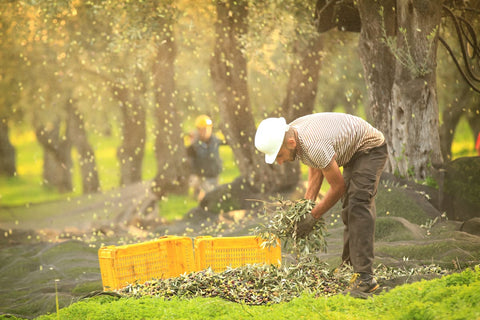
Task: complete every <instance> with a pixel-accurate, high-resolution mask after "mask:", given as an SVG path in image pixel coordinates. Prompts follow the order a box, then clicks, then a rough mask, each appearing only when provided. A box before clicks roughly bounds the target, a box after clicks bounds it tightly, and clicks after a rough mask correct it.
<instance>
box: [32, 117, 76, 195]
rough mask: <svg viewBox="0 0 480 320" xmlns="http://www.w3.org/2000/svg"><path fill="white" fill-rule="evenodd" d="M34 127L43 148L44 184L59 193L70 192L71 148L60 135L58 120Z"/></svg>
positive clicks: (66, 140) (67, 140)
mask: <svg viewBox="0 0 480 320" xmlns="http://www.w3.org/2000/svg"><path fill="white" fill-rule="evenodd" d="M35 127H36V130H35V133H36V136H37V140H38V142H40V144H41V145H42V147H43V181H44V183H45V184H46V185H47V186H51V187H54V188H56V189H57V190H58V191H59V192H69V191H72V190H73V186H72V154H71V150H72V147H71V143H70V141H69V139H68V137H66V136H61V135H60V120H56V121H54V122H53V123H51V124H49V125H48V126H43V125H42V126H38V125H37V126H35Z"/></svg>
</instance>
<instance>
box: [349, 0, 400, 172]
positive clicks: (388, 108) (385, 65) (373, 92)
mask: <svg viewBox="0 0 480 320" xmlns="http://www.w3.org/2000/svg"><path fill="white" fill-rule="evenodd" d="M382 6H383V9H384V18H383V20H382V18H381V17H380V13H379V11H380V8H381V7H382ZM358 9H359V11H360V17H361V20H362V28H361V32H360V38H359V45H358V47H359V54H360V59H361V61H362V64H363V68H364V74H365V82H366V84H367V89H368V90H367V91H368V98H369V101H370V106H369V107H370V112H371V117H372V120H373V123H374V125H375V127H377V128H378V129H379V130H380V131H382V132H383V134H384V135H385V138H386V141H387V145H388V148H389V150H391V149H392V131H391V127H392V105H391V98H392V86H393V81H394V74H395V57H394V56H393V54H392V53H391V51H390V49H389V48H388V47H387V46H385V45H384V44H383V43H382V42H381V39H382V37H383V35H384V34H386V35H387V36H392V35H393V34H394V33H395V27H396V25H395V1H394V0H387V1H382V2H381V3H379V2H378V1H376V0H363V1H359V2H358ZM389 157H390V159H389V160H390V161H389V163H387V168H386V169H387V171H390V172H391V171H392V165H393V164H394V163H395V159H393V158H392V157H391V153H389Z"/></svg>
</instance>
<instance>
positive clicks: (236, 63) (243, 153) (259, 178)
mask: <svg viewBox="0 0 480 320" xmlns="http://www.w3.org/2000/svg"><path fill="white" fill-rule="evenodd" d="M216 7H217V22H216V23H215V48H214V53H213V57H212V60H211V64H210V69H211V72H212V79H213V82H214V87H215V92H216V95H217V100H218V104H219V107H220V112H221V116H222V123H221V130H222V132H223V133H224V135H225V138H226V140H227V143H228V144H229V145H230V147H231V148H232V151H233V154H234V156H235V159H236V163H237V166H238V169H239V171H240V175H241V176H242V177H244V178H245V180H246V182H247V184H248V185H249V186H250V187H251V188H253V189H255V190H258V191H260V192H265V191H269V190H272V189H275V187H276V186H279V185H281V179H279V176H278V175H276V174H275V172H274V169H272V168H273V166H268V165H266V164H265V161H264V158H263V156H262V155H261V154H260V153H258V152H256V150H255V146H254V143H253V141H254V134H255V131H256V127H255V122H254V119H253V115H252V111H251V106H250V98H249V94H248V88H247V62H246V59H245V57H244V55H243V53H242V46H241V44H240V42H239V38H240V37H241V36H243V35H245V34H247V27H248V26H247V21H246V19H247V15H248V2H247V1H245V0H241V1H234V0H227V1H217V2H216Z"/></svg>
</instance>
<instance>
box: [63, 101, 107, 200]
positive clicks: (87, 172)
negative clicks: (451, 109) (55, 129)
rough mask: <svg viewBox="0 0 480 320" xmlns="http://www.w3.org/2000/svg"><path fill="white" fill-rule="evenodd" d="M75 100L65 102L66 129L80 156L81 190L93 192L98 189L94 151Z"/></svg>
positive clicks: (86, 192)
mask: <svg viewBox="0 0 480 320" xmlns="http://www.w3.org/2000/svg"><path fill="white" fill-rule="evenodd" d="M74 103H75V100H73V101H69V102H67V117H68V120H67V130H68V137H69V138H70V140H71V142H72V146H73V147H75V148H76V149H77V151H78V155H79V157H80V159H79V164H80V174H81V176H82V192H83V193H84V194H88V193H94V192H97V191H99V190H100V180H99V178H98V171H97V162H96V160H95V153H94V151H93V148H92V146H91V145H90V143H89V141H88V137H87V132H86V130H85V123H84V121H83V115H82V114H81V113H80V111H79V110H78V109H77V108H76V107H75V106H74Z"/></svg>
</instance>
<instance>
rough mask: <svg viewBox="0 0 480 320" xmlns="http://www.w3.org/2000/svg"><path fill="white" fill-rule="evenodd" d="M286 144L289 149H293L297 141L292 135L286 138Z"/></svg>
mask: <svg viewBox="0 0 480 320" xmlns="http://www.w3.org/2000/svg"><path fill="white" fill-rule="evenodd" d="M287 146H288V148H290V149H295V147H296V146H297V141H296V140H295V138H294V137H290V138H288V139H287Z"/></svg>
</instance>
